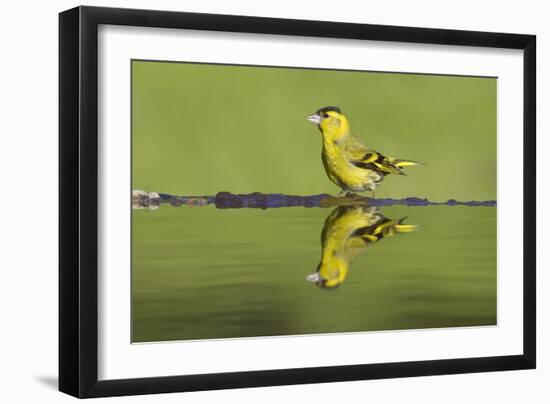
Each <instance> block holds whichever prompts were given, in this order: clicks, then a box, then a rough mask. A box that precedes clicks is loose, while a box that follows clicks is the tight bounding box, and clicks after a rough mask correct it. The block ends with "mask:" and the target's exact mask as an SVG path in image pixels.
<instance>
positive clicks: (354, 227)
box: [306, 205, 416, 289]
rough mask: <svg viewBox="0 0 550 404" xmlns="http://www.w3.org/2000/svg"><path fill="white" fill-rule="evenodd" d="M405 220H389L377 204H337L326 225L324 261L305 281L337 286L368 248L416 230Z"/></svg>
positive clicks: (325, 286) (322, 238) (323, 240)
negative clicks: (369, 205)
mask: <svg viewBox="0 0 550 404" xmlns="http://www.w3.org/2000/svg"><path fill="white" fill-rule="evenodd" d="M405 219H406V217H403V218H400V219H395V220H394V219H388V218H387V217H385V216H384V215H383V214H382V212H381V211H380V209H379V208H377V207H368V206H364V205H348V206H339V207H337V208H336V209H334V210H333V211H332V212H331V214H330V215H329V216H328V217H327V219H326V220H325V225H324V226H323V232H322V233H321V248H322V252H321V262H320V263H319V265H318V266H317V271H316V272H314V273H312V274H310V275H308V276H307V277H306V280H308V281H310V282H314V283H315V284H316V285H317V286H319V287H321V288H323V289H334V288H337V287H338V286H340V285H341V284H342V283H343V282H344V281H345V280H346V277H347V275H348V271H349V267H350V264H351V262H352V261H353V259H354V258H355V257H356V256H357V255H359V254H360V253H362V252H363V251H365V249H366V248H367V247H369V246H370V245H372V244H374V243H376V242H378V241H380V240H382V239H383V238H386V237H389V236H393V235H395V234H399V233H410V232H412V231H414V230H415V229H416V226H415V225H411V224H405V223H404V221H405Z"/></svg>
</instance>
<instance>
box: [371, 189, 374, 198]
mask: <svg viewBox="0 0 550 404" xmlns="http://www.w3.org/2000/svg"><path fill="white" fill-rule="evenodd" d="M371 192H372V199H375V198H374V189H373V190H372V191H371Z"/></svg>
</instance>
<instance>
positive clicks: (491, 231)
mask: <svg viewBox="0 0 550 404" xmlns="http://www.w3.org/2000/svg"><path fill="white" fill-rule="evenodd" d="M332 210H333V209H332V208H303V207H294V208H278V209H267V210H260V209H228V210H222V209H216V208H215V207H214V206H206V207H187V206H182V207H179V208H174V207H170V206H162V207H161V208H160V209H158V210H156V211H146V210H137V211H133V244H132V245H133V251H132V261H133V265H132V288H133V290H132V309H133V341H134V342H144V341H161V340H162V341H166V340H186V339H204V338H232V337H252V336H269V335H297V334H311V333H331V332H357V331H374V330H398V329H415V328H432V327H456V326H479V325H493V324H496V274H497V273H496V208H493V207H462V206H453V207H447V206H430V207H387V208H384V209H383V214H384V216H386V217H388V218H391V219H395V218H401V217H404V216H408V218H407V223H410V224H415V225H418V229H417V230H416V231H414V232H412V233H407V234H399V235H396V236H394V237H391V238H384V239H382V240H380V241H378V242H376V243H375V244H373V245H372V246H370V247H368V249H366V250H365V251H364V252H363V253H361V254H360V255H359V256H358V257H357V258H355V260H354V261H353V262H352V264H351V268H350V270H349V275H348V277H347V279H346V280H345V282H344V283H343V284H342V285H341V286H340V287H339V288H337V289H336V290H323V289H321V288H319V287H317V286H316V285H315V284H313V283H310V282H307V281H306V280H305V277H306V276H307V275H308V274H310V273H312V272H314V271H315V269H316V267H317V264H318V263H319V259H320V255H321V242H320V236H321V230H322V228H323V225H324V221H325V219H326V217H327V216H328V215H329V214H330V213H331V212H332Z"/></svg>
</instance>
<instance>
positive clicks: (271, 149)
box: [132, 61, 497, 342]
mask: <svg viewBox="0 0 550 404" xmlns="http://www.w3.org/2000/svg"><path fill="white" fill-rule="evenodd" d="M132 73H133V74H132V80H133V83H132V102H133V110H132V116H133V118H132V119H133V120H132V129H133V131H132V139H133V184H132V187H133V189H143V190H147V191H156V192H166V193H171V194H177V195H212V194H215V193H217V192H219V191H230V192H234V193H248V192H254V191H259V192H264V193H271V192H275V193H287V194H299V195H308V194H317V193H333V194H335V193H337V192H339V189H338V188H337V187H336V186H335V185H333V184H332V183H331V182H330V181H329V180H328V179H327V177H326V175H325V172H324V169H323V166H322V163H321V158H320V155H321V134H320V133H319V131H318V130H317V128H316V127H315V126H314V125H313V124H311V123H310V122H308V121H306V119H305V117H306V116H307V115H308V114H310V113H312V112H314V111H315V110H317V109H318V108H320V107H323V106H326V105H336V106H339V107H340V108H342V110H343V111H344V112H345V113H346V114H347V115H348V116H349V117H350V119H351V123H352V127H353V129H354V132H355V134H357V135H358V136H359V137H360V138H361V139H363V141H364V142H365V143H366V144H368V145H369V146H370V147H372V148H375V149H376V150H378V151H380V152H383V153H385V154H387V155H391V156H394V157H400V158H408V159H413V160H417V161H423V162H426V163H427V165H426V166H420V167H411V168H409V169H408V170H407V171H408V173H409V175H408V176H390V177H388V178H386V179H385V181H384V183H383V184H382V185H381V186H380V187H379V188H378V189H377V191H376V196H377V197H383V196H391V197H406V196H418V197H427V198H429V199H431V200H447V199H450V198H454V199H459V200H470V199H477V200H487V199H496V79H493V78H472V77H447V76H429V75H411V74H386V73H371V72H344V71H321V70H306V69H285V68H267V67H243V66H221V65H202V64H185V63H161V62H143V61H134V62H133V63H132ZM331 210H332V209H323V208H311V209H306V208H301V207H296V208H280V209H267V210H260V209H228V210H223V209H216V208H215V207H214V206H206V207H190V206H182V207H179V208H174V207H171V206H162V207H161V208H160V209H158V210H156V211H148V210H134V211H133V212H132V312H133V322H132V330H133V332H132V341H133V342H145V341H160V340H178V339H202V338H228V337H246V336H262V335H264V336H265V335H291V334H308V333H326V332H353V331H371V330H397V329H410V328H431V327H456V326H479V325H494V324H496V275H497V273H496V209H495V208H493V207H479V208H473V207H465V206H430V207H414V208H413V207H390V208H386V209H384V214H385V215H386V216H388V217H389V218H400V217H404V216H408V219H407V223H411V224H415V225H418V226H419V228H418V230H417V231H415V232H414V233H411V234H404V235H399V236H396V237H394V238H391V239H388V240H385V239H384V240H383V241H382V242H379V243H376V244H375V245H373V246H372V247H370V248H369V250H368V251H367V252H366V253H364V254H362V255H361V256H360V257H358V258H357V259H356V260H355V262H354V263H353V264H352V267H351V269H350V273H349V277H348V279H347V280H346V282H345V284H344V285H342V286H341V287H340V288H338V289H337V290H336V291H324V290H320V289H319V288H317V287H316V286H315V285H312V284H311V283H309V282H306V281H305V280H304V278H305V276H306V275H307V274H309V273H311V272H313V271H315V268H316V266H317V264H318V263H319V256H320V254H321V245H320V242H319V240H320V234H321V230H322V228H323V223H324V221H325V218H326V217H327V216H328V215H329V214H330V212H331Z"/></svg>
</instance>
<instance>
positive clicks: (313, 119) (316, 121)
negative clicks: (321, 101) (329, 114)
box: [307, 114, 321, 125]
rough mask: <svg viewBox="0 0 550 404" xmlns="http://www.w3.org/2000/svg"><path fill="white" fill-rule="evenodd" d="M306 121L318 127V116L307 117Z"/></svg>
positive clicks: (319, 120)
mask: <svg viewBox="0 0 550 404" xmlns="http://www.w3.org/2000/svg"><path fill="white" fill-rule="evenodd" d="M307 120H308V121H309V122H313V123H315V124H317V125H319V124H320V123H321V117H320V116H319V115H318V114H313V115H310V116H308V117H307Z"/></svg>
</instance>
